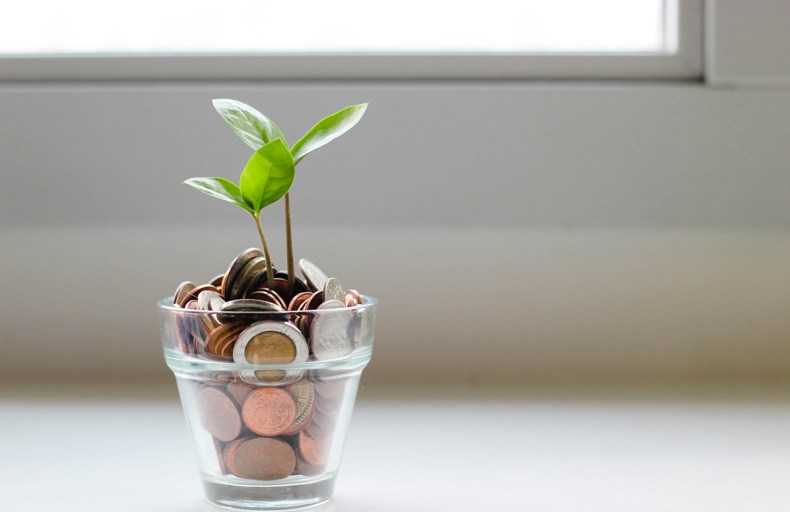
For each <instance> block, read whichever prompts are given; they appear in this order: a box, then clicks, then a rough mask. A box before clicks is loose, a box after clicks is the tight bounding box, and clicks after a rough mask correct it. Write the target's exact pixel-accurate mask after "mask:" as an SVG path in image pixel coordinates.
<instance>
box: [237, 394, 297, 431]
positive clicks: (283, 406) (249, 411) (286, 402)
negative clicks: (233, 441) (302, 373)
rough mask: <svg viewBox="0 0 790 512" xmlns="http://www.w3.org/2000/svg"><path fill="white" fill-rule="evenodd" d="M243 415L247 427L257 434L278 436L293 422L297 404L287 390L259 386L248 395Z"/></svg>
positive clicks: (242, 411) (243, 407)
mask: <svg viewBox="0 0 790 512" xmlns="http://www.w3.org/2000/svg"><path fill="white" fill-rule="evenodd" d="M241 415H242V417H243V418H244V423H245V424H246V425H247V427H248V428H249V429H250V430H252V431H253V432H255V433H256V434H260V435H262V436H276V435H279V434H281V433H283V432H285V431H286V430H288V428H289V427H290V426H291V425H292V424H293V421H294V418H296V404H295V403H294V400H293V398H291V395H290V394H288V392H287V391H284V390H282V389H279V388H258V389H256V390H255V391H253V392H252V393H250V394H249V396H247V399H246V400H245V401H244V405H243V406H242V409H241Z"/></svg>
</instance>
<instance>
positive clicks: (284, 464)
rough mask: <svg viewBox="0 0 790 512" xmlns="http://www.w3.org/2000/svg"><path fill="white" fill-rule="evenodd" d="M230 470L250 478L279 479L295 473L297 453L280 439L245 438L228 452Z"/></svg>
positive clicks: (239, 475) (240, 476)
mask: <svg viewBox="0 0 790 512" xmlns="http://www.w3.org/2000/svg"><path fill="white" fill-rule="evenodd" d="M226 464H227V466H228V470H230V472H231V473H233V474H234V475H236V476H237V477H239V478H246V479H249V480H279V479H281V478H285V477H287V476H289V475H290V474H291V473H293V471H294V469H295V468H296V454H295V453H294V451H293V448H291V446H290V445H289V444H288V443H286V442H285V441H282V440H280V439H273V438H266V437H254V438H251V439H245V440H244V441H242V442H241V443H239V444H238V445H237V446H235V447H234V448H233V449H232V450H228V452H227V460H226Z"/></svg>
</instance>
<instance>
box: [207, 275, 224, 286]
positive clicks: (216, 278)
mask: <svg viewBox="0 0 790 512" xmlns="http://www.w3.org/2000/svg"><path fill="white" fill-rule="evenodd" d="M224 278H225V274H220V275H218V276H214V277H213V278H212V279H211V281H209V283H210V284H211V285H212V286H214V288H216V289H217V290H221V289H222V280H223V279H224Z"/></svg>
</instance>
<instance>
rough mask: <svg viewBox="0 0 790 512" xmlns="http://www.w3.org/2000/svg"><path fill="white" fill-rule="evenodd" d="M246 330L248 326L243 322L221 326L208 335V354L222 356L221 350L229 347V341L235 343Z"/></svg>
mask: <svg viewBox="0 0 790 512" xmlns="http://www.w3.org/2000/svg"><path fill="white" fill-rule="evenodd" d="M246 328H247V324H245V323H241V322H234V323H227V324H222V325H220V326H219V327H217V328H216V329H214V330H213V331H211V332H210V333H209V334H208V339H207V340H206V352H208V353H210V354H215V355H221V354H222V349H221V348H222V347H225V346H227V344H228V340H233V341H235V340H236V339H237V338H238V337H239V334H241V332H242V331H244V329H246Z"/></svg>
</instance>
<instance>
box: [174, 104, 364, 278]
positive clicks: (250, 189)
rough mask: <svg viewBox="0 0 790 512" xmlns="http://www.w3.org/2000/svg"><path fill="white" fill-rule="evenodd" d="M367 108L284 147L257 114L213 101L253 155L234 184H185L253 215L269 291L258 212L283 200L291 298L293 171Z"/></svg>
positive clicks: (340, 115) (339, 116) (338, 116)
mask: <svg viewBox="0 0 790 512" xmlns="http://www.w3.org/2000/svg"><path fill="white" fill-rule="evenodd" d="M367 106H368V105H367V103H362V104H360V105H352V106H350V107H346V108H344V109H342V110H340V111H338V112H335V113H334V114H332V115H330V116H327V117H325V118H324V119H322V120H320V121H319V122H318V123H316V124H315V126H313V127H312V128H311V129H310V130H309V131H308V132H307V133H306V134H305V135H304V136H303V137H302V138H301V139H299V140H298V141H297V142H296V144H294V145H293V146H292V147H290V148H289V147H288V143H287V142H286V141H285V136H284V135H283V133H282V131H281V130H280V128H279V127H278V126H277V124H275V123H274V121H272V120H271V119H269V118H268V117H266V116H265V115H263V114H262V113H260V112H259V111H257V110H256V109H254V108H252V107H251V106H249V105H246V104H244V103H242V102H240V101H236V100H230V99H216V100H214V108H215V109H216V110H217V112H218V113H219V115H220V116H221V117H222V119H224V120H225V122H226V123H227V124H228V126H230V128H231V129H232V130H233V131H234V132H235V133H236V135H238V137H239V138H240V139H241V140H242V141H243V142H244V143H245V144H247V145H248V146H249V147H251V148H252V149H253V150H254V151H255V153H253V155H252V157H250V159H249V161H248V162H247V165H245V167H244V170H243V171H242V173H241V177H240V178H239V185H236V184H235V183H233V182H231V181H229V180H227V179H225V178H190V179H188V180H186V181H184V183H186V184H187V185H189V186H191V187H194V188H196V189H198V190H199V191H201V192H203V193H204V194H206V195H209V196H211V197H216V198H218V199H222V200H223V201H227V202H229V203H233V204H235V205H236V206H238V207H239V208H241V209H243V210H245V211H246V212H248V213H249V214H250V215H251V216H252V218H253V219H254V220H255V225H256V227H257V228H258V235H259V236H260V239H261V245H262V246H263V253H264V256H265V257H266V274H267V276H266V277H267V279H268V282H269V287H270V288H273V287H274V272H273V268H272V263H271V257H270V256H269V248H268V246H267V244H266V237H265V236H264V233H263V227H262V225H261V210H262V209H263V208H264V207H266V206H268V205H270V204H272V203H275V202H277V201H278V200H279V199H280V198H282V197H283V196H284V197H285V238H286V246H287V258H288V290H289V293H293V289H294V278H295V268H294V256H293V238H292V234H291V205H290V195H289V193H288V191H289V190H290V188H291V185H292V184H293V180H294V176H295V166H296V164H298V163H299V162H300V161H301V160H302V159H303V158H304V157H305V156H307V155H308V154H310V153H311V152H313V151H315V150H316V149H318V148H320V147H322V146H324V145H326V144H328V143H329V142H331V141H333V140H334V139H336V138H338V137H340V136H341V135H343V134H344V133H345V132H347V131H348V130H350V129H351V128H352V127H353V126H354V125H356V124H357V123H358V122H359V120H360V119H362V116H363V115H364V114H365V110H366V109H367Z"/></svg>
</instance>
